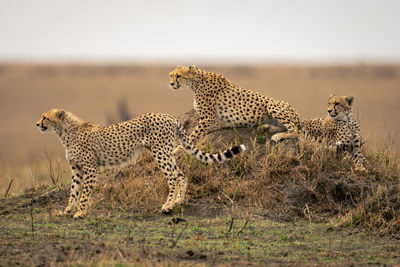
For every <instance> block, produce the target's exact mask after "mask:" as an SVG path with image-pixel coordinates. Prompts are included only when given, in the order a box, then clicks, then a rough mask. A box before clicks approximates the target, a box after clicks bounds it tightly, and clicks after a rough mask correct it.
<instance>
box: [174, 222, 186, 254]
mask: <svg viewBox="0 0 400 267" xmlns="http://www.w3.org/2000/svg"><path fill="white" fill-rule="evenodd" d="M187 226H188V223H186V224H185V227H184V228H183V229H182V231H181V233H180V234H179V235H178V237H177V238H176V240H175V241H173V242H172V245H171V246H170V248H174V247H175V246H176V244H177V243H178V241H179V239H180V238H181V236H182V234H183V232H184V231H185V230H186V228H187Z"/></svg>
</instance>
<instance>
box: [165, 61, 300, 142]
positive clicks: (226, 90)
mask: <svg viewBox="0 0 400 267" xmlns="http://www.w3.org/2000/svg"><path fill="white" fill-rule="evenodd" d="M169 76H170V77H171V80H170V85H171V87H172V88H173V89H175V90H177V89H179V88H180V87H181V86H182V85H186V86H188V87H189V88H191V89H192V90H193V92H194V108H195V110H196V111H197V112H198V113H199V115H200V122H199V124H198V125H197V127H196V128H195V129H194V130H193V132H192V133H191V134H190V137H189V140H190V141H191V142H196V141H197V140H198V139H199V138H200V137H201V136H202V135H205V134H207V132H209V130H210V128H211V126H213V125H214V124H215V122H216V120H217V119H218V120H219V121H222V122H225V123H228V124H229V125H232V126H233V125H237V126H247V127H254V126H257V125H258V124H262V125H263V127H264V129H265V130H268V131H269V130H273V131H274V132H275V133H274V134H273V136H272V138H271V140H273V141H275V142H278V141H280V140H282V139H285V138H293V137H297V136H298V128H299V127H300V116H299V115H298V113H297V111H296V110H295V109H294V108H293V107H292V106H291V105H290V104H288V103H287V102H284V101H281V100H277V99H274V98H271V97H267V96H264V95H262V94H260V93H257V92H253V91H250V90H247V89H244V88H241V87H239V86H237V85H235V84H233V83H232V82H230V81H229V80H228V79H226V78H225V77H224V76H222V75H219V74H217V73H214V72H208V71H205V70H202V69H200V68H197V67H195V66H189V67H186V66H184V67H176V68H175V69H174V70H172V71H171V72H170V74H169Z"/></svg>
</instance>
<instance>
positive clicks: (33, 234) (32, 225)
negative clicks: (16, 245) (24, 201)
mask: <svg viewBox="0 0 400 267" xmlns="http://www.w3.org/2000/svg"><path fill="white" fill-rule="evenodd" d="M31 229H32V237H35V226H34V224H33V199H31Z"/></svg>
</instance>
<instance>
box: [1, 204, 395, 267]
mask: <svg viewBox="0 0 400 267" xmlns="http://www.w3.org/2000/svg"><path fill="white" fill-rule="evenodd" d="M35 210H36V211H37V212H36V213H34V214H33V222H34V224H33V225H34V232H32V225H31V221H32V218H31V217H30V212H28V211H26V212H25V213H18V214H9V215H6V216H2V217H0V225H1V228H2V229H1V234H0V235H1V240H2V241H1V244H0V252H1V254H2V255H3V257H2V259H1V260H0V264H7V263H12V264H16V263H17V262H19V263H21V264H28V263H29V264H31V263H32V264H35V263H40V261H44V262H46V263H51V262H59V263H65V264H70V263H74V264H78V265H80V264H82V265H84V266H86V265H89V266H90V265H92V264H95V265H97V264H104V265H106V266H108V265H109V266H130V265H129V264H132V263H134V262H136V263H142V264H144V266H150V265H153V264H156V265H157V264H164V263H168V262H174V263H175V264H178V265H179V264H184V265H185V264H189V265H210V264H211V263H218V264H228V263H229V264H248V263H254V264H260V265H263V264H266V263H287V264H294V263H301V264H311V263H312V264H325V263H336V264H399V263H400V259H399V258H397V255H398V252H399V249H400V245H399V244H398V242H397V243H396V242H394V241H392V240H390V239H384V238H376V237H374V236H368V235H367V234H365V233H361V232H357V231H355V230H354V229H353V228H351V227H343V228H338V227H336V226H335V225H334V224H331V223H309V222H307V221H306V220H296V221H293V222H290V223H285V222H278V221H273V220H270V219H266V218H264V217H263V216H260V215H257V212H255V213H254V214H252V215H248V214H247V215H244V214H245V213H244V212H245V211H244V210H236V211H235V214H236V215H235V216H234V220H233V223H232V219H231V218H232V214H231V213H230V211H229V210H228V209H225V210H224V211H222V212H221V213H220V214H217V215H215V216H207V215H206V216H201V214H199V213H198V214H190V215H186V214H185V213H184V212H183V217H181V215H182V213H175V216H177V215H179V216H180V217H181V218H184V220H185V221H181V222H179V223H177V224H175V223H174V222H173V220H172V219H173V218H174V217H173V216H165V215H158V216H153V217H151V218H146V217H139V216H132V215H129V216H127V214H126V213H122V212H121V213H118V212H113V213H112V214H111V216H108V215H106V214H107V213H109V212H110V211H108V210H92V211H91V212H90V213H89V215H88V216H87V217H86V218H85V219H82V220H77V221H76V220H73V219H72V218H69V217H54V216H51V214H49V213H48V212H47V211H45V210H44V209H42V210H40V208H36V209H35ZM246 221H247V223H246ZM231 224H232V227H231V226H230V225H231ZM16 251H24V252H25V253H27V255H29V253H40V252H41V251H45V252H46V253H44V254H43V255H42V257H36V258H35V257H34V258H33V259H32V260H33V261H32V262H30V261H29V260H30V259H29V258H28V257H22V258H19V259H16V258H14V257H12V256H11V255H12V254H13V253H15V252H16ZM139 259H140V260H139ZM140 261H141V262H140Z"/></svg>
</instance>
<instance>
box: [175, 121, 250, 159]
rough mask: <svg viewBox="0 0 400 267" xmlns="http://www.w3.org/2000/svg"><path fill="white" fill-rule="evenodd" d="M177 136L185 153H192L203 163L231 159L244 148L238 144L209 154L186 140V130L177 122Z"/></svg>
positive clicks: (244, 148)
mask: <svg viewBox="0 0 400 267" xmlns="http://www.w3.org/2000/svg"><path fill="white" fill-rule="evenodd" d="M177 136H178V139H179V140H180V143H181V144H182V146H183V147H184V149H185V150H186V152H187V153H189V154H192V155H193V156H195V157H196V159H198V160H200V161H202V162H204V163H207V164H209V163H213V162H217V163H223V162H225V161H228V160H231V158H232V157H233V156H235V155H237V154H239V153H241V152H243V151H245V150H246V147H245V145H243V144H242V145H239V146H234V147H231V148H229V149H227V150H225V151H223V152H220V153H216V154H209V153H206V152H203V151H200V150H198V149H197V148H196V147H195V146H194V145H193V144H191V143H190V142H189V140H188V137H187V135H186V131H185V129H184V128H183V126H182V124H180V123H179V122H177Z"/></svg>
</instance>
